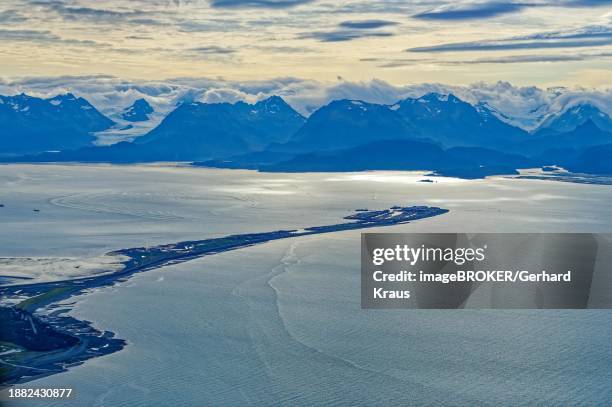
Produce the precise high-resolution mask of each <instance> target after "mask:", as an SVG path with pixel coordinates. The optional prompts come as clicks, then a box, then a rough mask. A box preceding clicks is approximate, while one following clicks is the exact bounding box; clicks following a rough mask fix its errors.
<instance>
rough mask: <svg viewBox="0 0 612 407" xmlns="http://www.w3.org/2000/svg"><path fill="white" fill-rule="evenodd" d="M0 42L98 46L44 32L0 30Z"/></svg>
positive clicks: (94, 43) (86, 41)
mask: <svg viewBox="0 0 612 407" xmlns="http://www.w3.org/2000/svg"><path fill="white" fill-rule="evenodd" d="M0 41H8V42H39V43H40V42H43V43H59V44H70V45H100V44H99V43H97V42H95V41H90V40H75V39H68V38H62V37H60V36H59V35H56V34H54V33H52V32H51V31H46V30H6V29H2V28H0Z"/></svg>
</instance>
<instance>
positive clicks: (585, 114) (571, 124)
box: [536, 103, 612, 136]
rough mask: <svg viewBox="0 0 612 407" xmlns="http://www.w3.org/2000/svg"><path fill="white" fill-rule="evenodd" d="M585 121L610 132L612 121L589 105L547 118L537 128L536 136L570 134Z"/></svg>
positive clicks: (585, 104)
mask: <svg viewBox="0 0 612 407" xmlns="http://www.w3.org/2000/svg"><path fill="white" fill-rule="evenodd" d="M587 121H592V122H593V123H595V124H596V125H597V127H599V128H600V129H602V130H604V131H608V132H612V119H611V118H610V116H608V115H607V114H606V113H604V112H602V111H601V110H599V109H598V108H597V107H595V106H593V105H592V104H590V103H582V104H578V105H575V106H572V107H570V108H569V109H567V110H565V111H563V112H560V113H559V114H556V115H553V116H550V117H548V118H547V119H546V120H545V121H544V122H543V123H542V124H541V125H540V127H539V129H538V131H537V132H536V135H541V136H544V135H548V134H555V133H567V132H570V131H572V130H574V129H576V128H577V127H579V126H581V125H582V124H584V123H586V122H587Z"/></svg>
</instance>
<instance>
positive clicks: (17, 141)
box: [0, 93, 114, 155]
mask: <svg viewBox="0 0 612 407" xmlns="http://www.w3.org/2000/svg"><path fill="white" fill-rule="evenodd" d="M112 125H114V122H113V121H112V120H110V119H109V118H107V117H106V116H104V115H103V114H102V113H100V112H99V111H98V110H96V108H95V107H93V106H92V105H91V104H90V103H89V102H88V101H87V100H85V99H83V98H80V97H76V96H74V95H73V94H71V93H68V94H65V95H59V96H56V97H54V98H50V99H41V98H37V97H32V96H28V95H25V94H21V95H17V96H0V128H2V132H0V154H3V155H13V154H25V153H36V152H41V151H49V150H65V149H74V148H79V147H82V146H87V145H91V143H92V141H93V140H95V137H94V136H93V135H92V133H93V132H96V131H102V130H106V129H108V128H109V127H111V126H112Z"/></svg>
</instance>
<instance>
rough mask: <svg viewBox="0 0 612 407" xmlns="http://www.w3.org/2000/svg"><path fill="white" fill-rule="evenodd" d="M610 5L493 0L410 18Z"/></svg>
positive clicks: (601, 0)
mask: <svg viewBox="0 0 612 407" xmlns="http://www.w3.org/2000/svg"><path fill="white" fill-rule="evenodd" d="M610 4H612V0H555V1H542V0H531V2H517V1H501V0H494V1H480V2H476V3H467V4H458V5H456V4H451V5H448V4H445V5H442V6H440V7H437V8H434V9H432V10H428V11H425V12H421V13H418V14H415V15H413V16H412V17H413V18H416V19H420V20H472V19H485V18H492V17H497V16H500V15H505V14H511V13H517V12H520V11H523V10H524V9H526V8H532V7H597V6H606V5H610Z"/></svg>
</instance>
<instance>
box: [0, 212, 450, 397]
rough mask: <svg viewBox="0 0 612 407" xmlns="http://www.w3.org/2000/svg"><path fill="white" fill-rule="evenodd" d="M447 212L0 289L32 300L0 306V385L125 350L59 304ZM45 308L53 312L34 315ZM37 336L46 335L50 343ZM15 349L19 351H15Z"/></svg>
mask: <svg viewBox="0 0 612 407" xmlns="http://www.w3.org/2000/svg"><path fill="white" fill-rule="evenodd" d="M447 212H449V211H448V210H447V209H442V208H438V207H428V206H412V207H400V206H394V207H392V208H390V209H385V210H378V211H370V210H363V209H360V210H358V211H356V212H355V213H354V214H352V215H348V216H346V217H344V219H346V220H348V221H349V222H346V223H338V224H334V225H327V226H314V227H309V228H305V229H300V230H278V231H273V232H264V233H251V234H240V235H230V236H225V237H220V238H212V239H205V240H191V241H183V242H178V243H172V244H164V245H158V246H152V247H138V248H130V249H121V250H116V251H113V252H110V253H107V254H112V255H123V256H127V257H128V258H129V260H126V261H125V262H123V264H124V265H125V267H124V268H123V269H122V270H120V271H117V272H114V273H109V274H102V275H97V276H85V277H79V278H75V279H70V280H60V281H53V282H42V283H31V284H27V283H26V284H16V285H9V286H0V295H2V298H3V299H4V300H5V301H6V300H11V299H16V298H21V297H23V296H28V297H27V298H26V299H24V300H21V301H20V302H18V303H16V304H13V305H8V306H7V305H0V312H2V313H3V314H6V315H7V316H8V318H2V319H0V324H1V325H0V332H10V334H8V335H7V334H2V337H0V351H2V352H0V376H1V377H0V386H6V385H10V384H17V383H24V382H28V381H31V380H35V379H37V378H39V377H42V376H47V375H50V374H55V373H60V372H63V371H65V370H67V368H68V367H70V366H75V365H78V364H81V363H83V362H84V361H86V360H88V359H91V358H94V357H99V356H103V355H107V354H110V353H114V352H117V351H119V350H121V349H123V348H124V347H125V345H126V341H125V340H123V339H118V338H115V337H114V336H115V334H114V333H112V332H109V331H105V332H100V331H98V330H96V329H95V328H93V326H92V325H91V323H90V322H88V321H80V320H77V319H75V318H73V317H70V316H67V315H64V314H66V313H67V312H68V311H70V308H69V307H67V306H62V305H60V304H57V303H58V302H59V301H62V300H66V299H68V298H70V297H74V296H78V295H80V294H82V293H83V292H85V291H86V290H88V289H93V288H98V287H104V286H112V285H113V284H115V283H117V282H122V281H126V280H127V279H129V278H130V277H131V276H132V275H133V274H136V273H140V272H144V271H147V270H151V269H156V268H159V267H163V266H165V265H168V264H174V263H177V262H184V261H189V260H192V259H196V258H199V257H203V256H207V255H214V254H217V253H222V252H225V251H230V250H237V249H240V248H243V247H248V246H253V245H256V244H261V243H265V242H268V241H273V240H280V239H286V238H292V237H300V236H308V235H314V234H322V233H331V232H338V231H345V230H356V229H366V228H372V227H383V226H392V225H398V224H405V223H409V222H411V221H414V220H419V219H425V218H429V217H433V216H438V215H442V214H445V213H447ZM42 309H46V310H49V311H51V312H48V313H45V314H37V313H36V312H37V310H42ZM39 332H46V334H47V335H48V338H47V337H43V335H41V334H39ZM5 336H7V338H5ZM49 338H51V341H49V340H48V339H49ZM70 338H71V339H70ZM7 339H10V340H7ZM60 339H61V340H60ZM33 342H34V343H33ZM11 345H12V346H13V347H12V348H11ZM12 350H17V351H15V352H12Z"/></svg>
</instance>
